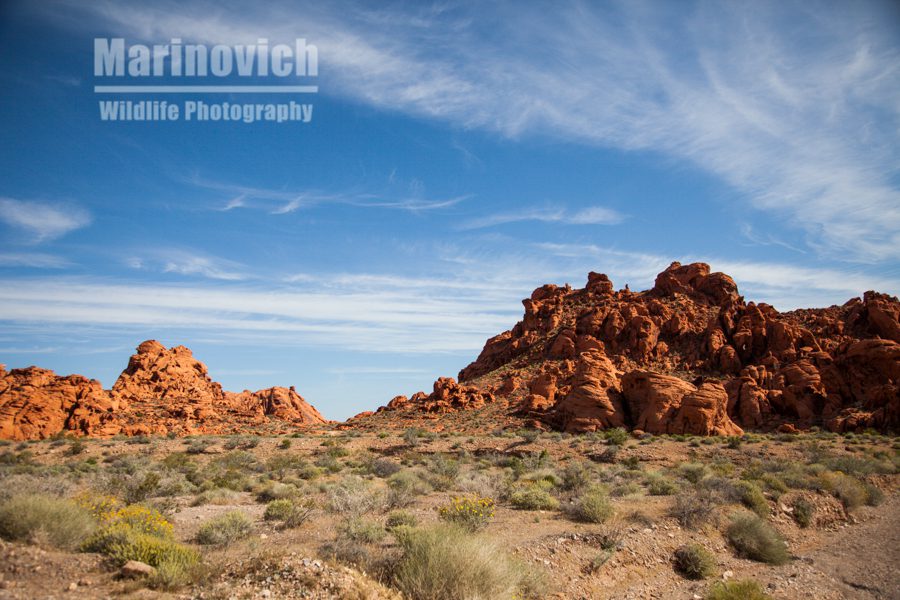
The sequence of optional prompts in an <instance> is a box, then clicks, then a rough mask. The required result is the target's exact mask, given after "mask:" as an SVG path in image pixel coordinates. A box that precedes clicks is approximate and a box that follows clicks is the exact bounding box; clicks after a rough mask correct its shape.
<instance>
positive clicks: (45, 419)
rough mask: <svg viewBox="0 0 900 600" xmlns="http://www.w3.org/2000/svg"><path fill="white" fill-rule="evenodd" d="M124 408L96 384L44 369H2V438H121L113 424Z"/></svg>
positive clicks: (0, 417) (0, 421)
mask: <svg viewBox="0 0 900 600" xmlns="http://www.w3.org/2000/svg"><path fill="white" fill-rule="evenodd" d="M118 408H119V405H118V403H117V402H116V401H115V400H113V399H112V398H111V397H110V396H109V394H108V393H107V392H106V391H105V390H104V389H103V387H102V386H101V385H100V382H99V381H97V380H95V379H88V378H86V377H82V376H81V375H68V376H65V377H62V376H59V375H57V374H56V373H54V372H53V371H50V370H48V369H40V368H38V367H28V368H27V369H13V370H11V371H6V369H5V367H4V366H3V365H0V438H2V439H10V440H31V439H41V438H46V437H50V436H51V435H54V434H56V433H58V432H60V431H74V432H78V433H82V434H85V435H103V434H115V433H118V428H117V427H116V426H115V425H114V424H112V423H111V422H112V420H113V418H114V414H115V412H116V411H117V410H118Z"/></svg>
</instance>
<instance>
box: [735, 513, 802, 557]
mask: <svg viewBox="0 0 900 600" xmlns="http://www.w3.org/2000/svg"><path fill="white" fill-rule="evenodd" d="M725 537H726V538H727V539H728V542H729V543H730V544H731V545H732V546H733V547H734V549H735V550H736V551H737V552H738V554H740V555H741V556H744V557H746V558H749V559H751V560H756V561H759V562H764V563H768V564H771V565H782V564H784V563H786V562H787V561H788V559H789V558H790V557H789V555H788V551H787V548H786V547H785V545H784V539H782V537H781V535H779V533H778V532H777V531H775V529H773V528H772V527H771V526H770V525H769V524H768V523H766V522H765V521H763V520H762V519H760V518H759V517H758V516H756V515H751V514H746V513H744V514H739V515H736V516H734V517H733V518H732V520H731V523H730V524H729V525H728V528H727V529H726V531H725Z"/></svg>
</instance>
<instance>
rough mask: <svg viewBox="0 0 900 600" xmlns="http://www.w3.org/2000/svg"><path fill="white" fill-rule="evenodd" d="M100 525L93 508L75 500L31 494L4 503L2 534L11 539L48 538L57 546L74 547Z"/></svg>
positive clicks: (0, 520)
mask: <svg viewBox="0 0 900 600" xmlns="http://www.w3.org/2000/svg"><path fill="white" fill-rule="evenodd" d="M96 528H97V524H96V522H95V521H94V518H93V517H92V516H91V513H90V511H88V510H87V509H86V508H83V507H81V506H79V505H78V504H77V503H76V502H74V501H72V500H65V499H62V498H54V497H52V496H44V495H38V494H31V495H27V496H13V497H12V498H10V499H8V500H6V501H4V502H2V503H0V537H2V538H4V539H7V540H17V541H23V542H42V541H45V540H46V541H47V542H48V543H49V544H51V545H52V546H54V547H56V548H62V549H64V550H71V549H73V548H77V547H78V546H79V545H80V544H81V543H82V542H83V541H84V540H85V539H86V538H87V537H88V536H90V535H91V533H92V532H93V531H94V530H95V529H96Z"/></svg>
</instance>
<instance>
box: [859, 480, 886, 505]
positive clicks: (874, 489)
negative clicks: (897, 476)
mask: <svg viewBox="0 0 900 600" xmlns="http://www.w3.org/2000/svg"><path fill="white" fill-rule="evenodd" d="M862 485H863V488H864V489H865V490H866V506H878V505H879V504H881V503H882V502H884V492H882V491H881V489H880V488H879V487H878V486H876V485H874V484H872V483H869V482H868V481H864V482H863V484H862Z"/></svg>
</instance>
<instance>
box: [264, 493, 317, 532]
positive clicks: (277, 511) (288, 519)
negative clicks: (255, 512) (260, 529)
mask: <svg viewBox="0 0 900 600" xmlns="http://www.w3.org/2000/svg"><path fill="white" fill-rule="evenodd" d="M314 511H315V504H314V503H313V501H312V500H310V499H306V498H303V499H301V498H281V499H279V500H272V501H271V502H269V503H268V504H266V512H265V513H263V518H264V519H265V520H266V521H278V522H280V523H281V526H282V527H283V528H285V529H292V528H294V527H299V526H300V525H302V524H303V523H305V522H306V521H308V520H309V518H310V517H312V514H313V512H314Z"/></svg>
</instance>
